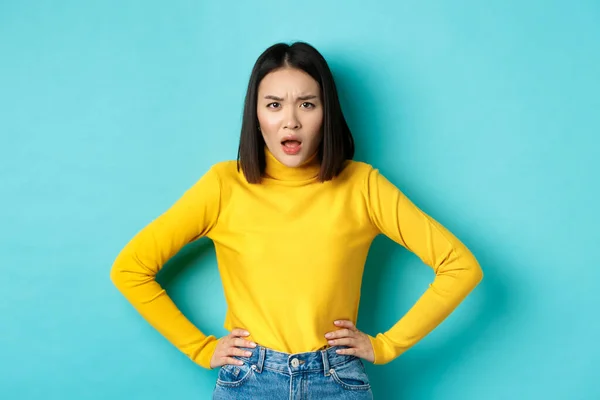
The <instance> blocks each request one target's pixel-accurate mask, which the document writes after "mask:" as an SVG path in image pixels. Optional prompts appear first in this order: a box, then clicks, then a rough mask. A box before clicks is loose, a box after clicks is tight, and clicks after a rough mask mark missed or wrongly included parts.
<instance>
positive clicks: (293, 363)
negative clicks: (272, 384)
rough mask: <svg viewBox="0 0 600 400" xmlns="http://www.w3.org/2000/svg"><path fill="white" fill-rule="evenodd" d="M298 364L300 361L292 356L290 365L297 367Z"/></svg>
mask: <svg viewBox="0 0 600 400" xmlns="http://www.w3.org/2000/svg"><path fill="white" fill-rule="evenodd" d="M298 365H300V362H299V361H298V359H297V358H293V359H292V367H294V368H297V367H298Z"/></svg>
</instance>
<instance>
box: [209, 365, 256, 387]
mask: <svg viewBox="0 0 600 400" xmlns="http://www.w3.org/2000/svg"><path fill="white" fill-rule="evenodd" d="M254 368H255V367H254V365H252V366H251V365H249V364H247V363H244V364H243V365H231V364H226V365H223V366H222V367H221V368H220V369H219V375H218V376H217V385H220V386H225V387H238V386H241V385H243V384H244V383H245V382H246V381H247V380H248V379H250V377H251V376H252V374H253V373H254Z"/></svg>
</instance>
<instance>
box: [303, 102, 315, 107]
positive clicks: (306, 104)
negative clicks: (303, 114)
mask: <svg viewBox="0 0 600 400" xmlns="http://www.w3.org/2000/svg"><path fill="white" fill-rule="evenodd" d="M302 107H304V108H315V105H314V104H313V103H309V102H307V101H305V102H304V103H302Z"/></svg>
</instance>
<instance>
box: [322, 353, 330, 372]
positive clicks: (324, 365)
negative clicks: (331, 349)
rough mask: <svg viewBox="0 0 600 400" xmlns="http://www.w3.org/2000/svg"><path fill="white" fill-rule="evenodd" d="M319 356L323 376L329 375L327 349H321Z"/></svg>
mask: <svg viewBox="0 0 600 400" xmlns="http://www.w3.org/2000/svg"><path fill="white" fill-rule="evenodd" d="M321 357H322V358H323V371H324V373H325V376H329V358H328V357H327V350H321Z"/></svg>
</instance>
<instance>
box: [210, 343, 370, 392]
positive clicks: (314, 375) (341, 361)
mask: <svg viewBox="0 0 600 400" xmlns="http://www.w3.org/2000/svg"><path fill="white" fill-rule="evenodd" d="M339 348H344V346H335V347H329V348H327V349H323V350H317V351H312V352H307V353H296V354H289V353H282V352H279V351H275V350H272V349H269V348H266V347H262V346H260V345H259V346H257V347H256V348H254V349H251V348H241V349H242V350H249V351H251V352H252V355H251V356H250V357H239V356H236V357H234V358H237V359H239V360H242V361H243V362H244V364H243V365H239V366H238V365H229V364H228V365H224V366H222V367H221V368H220V369H219V375H218V378H217V383H216V386H215V389H214V391H213V400H233V399H235V400H246V399H269V400H313V399H314V400H334V399H335V400H338V399H344V400H372V399H373V393H372V392H371V385H370V383H369V378H368V376H367V373H366V371H365V367H364V365H363V363H362V360H361V359H360V358H358V357H355V356H349V355H341V354H337V353H336V352H335V350H336V349H339Z"/></svg>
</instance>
